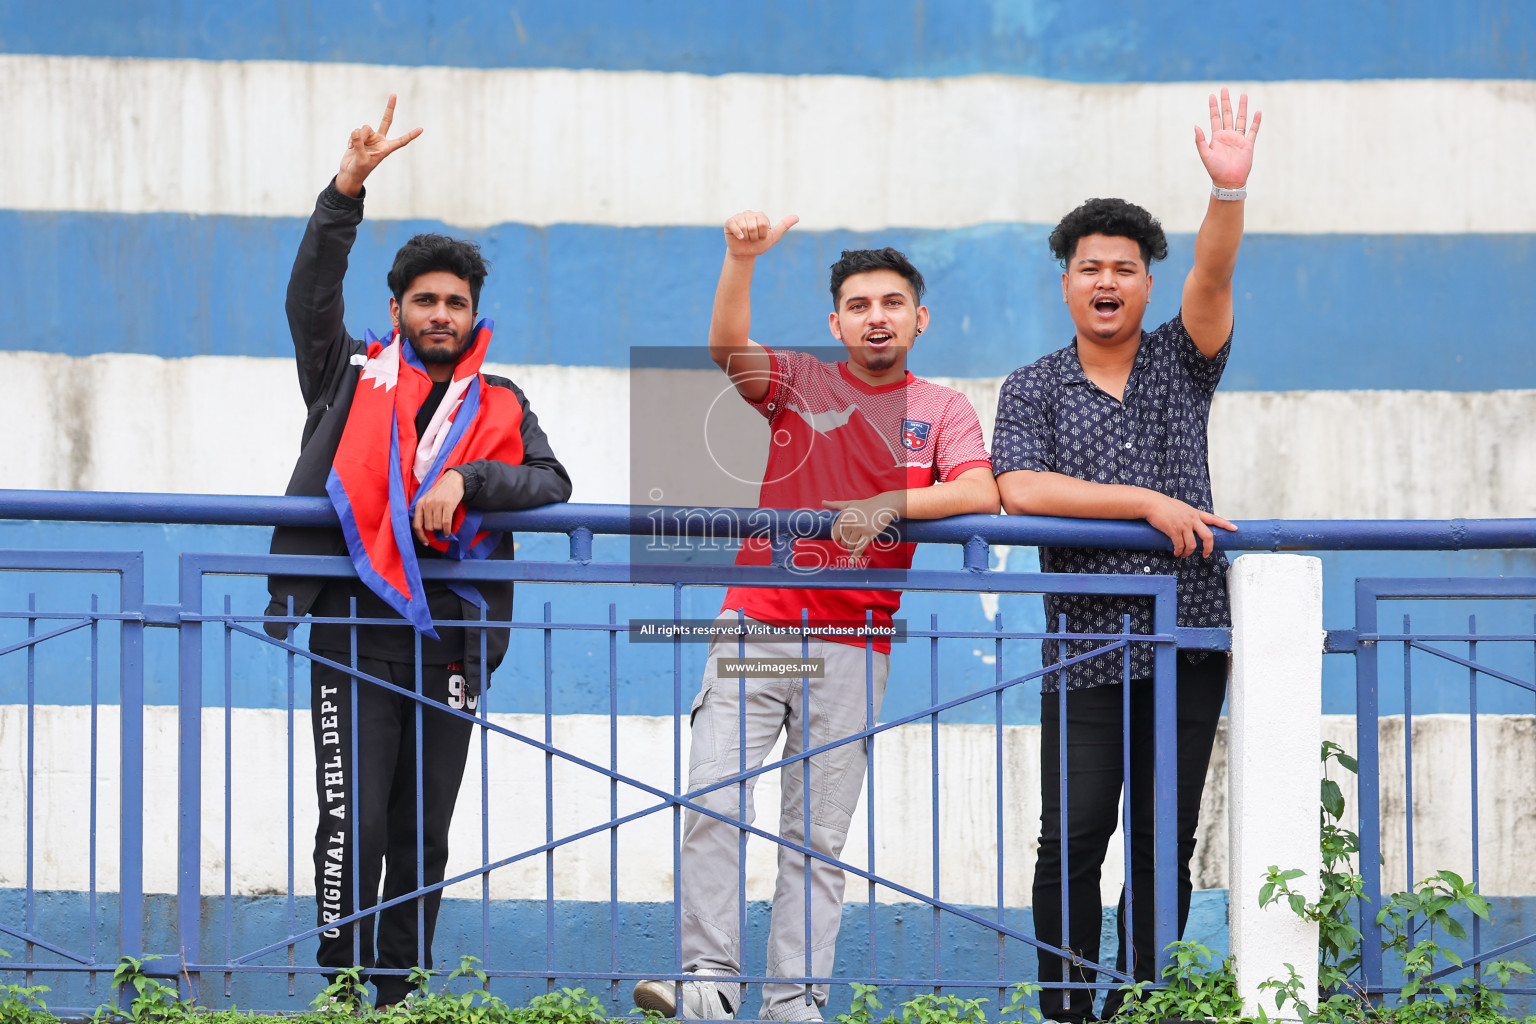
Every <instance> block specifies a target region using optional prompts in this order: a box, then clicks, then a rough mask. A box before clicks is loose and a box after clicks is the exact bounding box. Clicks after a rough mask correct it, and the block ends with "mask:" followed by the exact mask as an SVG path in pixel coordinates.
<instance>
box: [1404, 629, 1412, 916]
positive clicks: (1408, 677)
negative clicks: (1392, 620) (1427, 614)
mask: <svg viewBox="0 0 1536 1024" xmlns="http://www.w3.org/2000/svg"><path fill="white" fill-rule="evenodd" d="M1412 632H1413V621H1412V618H1411V617H1410V616H1408V615H1404V616H1403V636H1405V637H1406V636H1408V635H1409V634H1411V633H1412ZM1412 654H1413V644H1411V643H1409V642H1408V641H1407V640H1404V641H1403V792H1404V798H1403V805H1404V811H1403V822H1404V828H1405V831H1406V833H1407V843H1408V849H1407V869H1408V877H1407V879H1406V880H1405V882H1406V886H1407V887H1409V888H1411V887H1412V886H1413V658H1412Z"/></svg>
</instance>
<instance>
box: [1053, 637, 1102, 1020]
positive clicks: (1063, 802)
mask: <svg viewBox="0 0 1536 1024" xmlns="http://www.w3.org/2000/svg"><path fill="white" fill-rule="evenodd" d="M1056 632H1057V635H1058V637H1059V639H1058V640H1057V641H1056V663H1057V666H1056V799H1057V801H1058V803H1057V806H1056V820H1057V829H1058V832H1057V835H1058V842H1057V844H1056V845H1057V846H1058V847H1060V854H1061V949H1062V953H1063V956H1062V961H1061V980H1062V983H1063V984H1070V983H1071V981H1072V962H1073V961H1072V955H1071V954H1073V953H1074V952H1075V951H1074V950H1073V949H1072V938H1071V936H1072V907H1071V888H1070V885H1071V883H1070V881H1069V880H1068V877H1067V874H1068V872H1067V836H1068V835H1070V834H1071V833H1070V832H1069V831H1068V829H1067V670H1066V669H1065V668H1064V667H1062V664H1061V663H1062V662H1063V661H1065V660H1066V657H1067V617H1066V616H1065V615H1058V616H1057V617H1056ZM1094 898H1095V899H1097V898H1098V897H1097V894H1095V897H1094ZM1071 995H1072V991H1071V989H1070V988H1064V989H1062V999H1063V1001H1064V1002H1065V1004H1066V1005H1068V1006H1070V1005H1071Z"/></svg>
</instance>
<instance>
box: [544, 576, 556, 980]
mask: <svg viewBox="0 0 1536 1024" xmlns="http://www.w3.org/2000/svg"><path fill="white" fill-rule="evenodd" d="M552 615H553V606H552V605H551V603H550V602H548V601H545V602H544V743H545V746H546V749H545V751H544V841H545V842H546V843H548V844H550V845H549V849H547V850H545V851H544V969H545V970H546V971H548V972H549V974H548V976H547V977H546V978H545V980H544V990H545V991H546V992H553V991H554V990H555V975H554V971H555V847H554V842H555V755H554V754H552V753H550V752H549V750H548V748H549V747H552V746H554V743H555V676H554V636H555V634H554V630H553V629H551V628H550V623H551V622H552V621H553V620H552V618H551V616H552Z"/></svg>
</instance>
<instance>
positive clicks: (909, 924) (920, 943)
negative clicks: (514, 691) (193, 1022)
mask: <svg viewBox="0 0 1536 1024" xmlns="http://www.w3.org/2000/svg"><path fill="white" fill-rule="evenodd" d="M470 811H471V809H470V808H463V807H461V808H460V809H459V814H460V815H461V816H462V815H463V814H465V813H469V812H470ZM307 842H308V840H307V839H306V838H304V837H301V838H300V850H299V852H298V861H299V863H298V870H299V871H300V872H301V873H303V872H306V871H308V870H310V869H309V867H308V865H307V858H308V855H309V854H308V849H309V848H308V846H307V845H306V844H307ZM239 856H240V852H239V851H238V850H237V851H235V857H236V858H238V857H239ZM559 858H560V854H559V853H557V854H556V865H557V867H558V864H559ZM1009 863H1011V861H1010V862H1009ZM620 870H623V862H622V861H620ZM863 894H864V889H863V887H862V886H861V887H859V888H858V890H857V893H856V894H850V895H852V896H853V898H852V899H850V900H849V901H848V902H847V903H846V904H844V906H843V924H842V928H841V930H840V935H839V938H838V942H837V961H836V963H835V964H834V965H833V974H834V975H836V976H843V977H864V976H867V975H868V974H869V973H870V971H871V963H873V965H874V966H873V969H874V970H875V971H878V972H879V974H880V975H881V976H883V977H887V978H924V977H930V976H932V974H933V962H934V955H935V944H934V935H933V929H934V917H933V912H932V910H931V909H930V908H929V907H928V906H926V905H919V904H914V903H897V904H891V903H881V904H876V905H875V907H874V914H873V917H874V928H873V935H871V927H870V917H871V915H870V908H869V905H868V903H864V902H860V901H859V900H858V897H859V896H862V895H863ZM24 898H25V893H24V892H23V891H22V890H20V889H0V920H5V921H8V922H21V921H22V920H24V916H23V915H24ZM98 898H99V900H100V903H101V908H100V910H99V911H98V914H99V918H98V919H99V920H100V921H101V922H103V924H102V926H101V927H100V929H99V931H98V935H100V936H101V938H98V940H97V949H98V950H102V951H104V952H105V951H108V950H115V945H116V942H115V940H116V934H117V929H116V921H117V913H118V911H117V905H118V901H117V896H116V894H115V893H104V894H102V895H101V896H100V897H98ZM36 900H37V906H36V910H35V913H36V919H37V920H38V921H39V922H43V923H44V924H45V925H46V929H45V931H44V937H45V938H47V939H48V940H49V941H52V942H54V943H55V944H58V945H63V946H64V947H65V948H67V949H70V950H72V951H76V950H81V951H83V950H85V949H87V948H88V947H89V942H90V939H89V934H90V932H89V925H90V907H89V903H88V900H89V897H88V895H87V894H86V893H78V892H56V891H44V892H39V893H38V894H37V895H36ZM1490 902H1492V903H1493V904H1494V906H1495V907H1496V908H1498V909H1499V910H1503V909H1504V908H1505V907H1506V906H1513V907H1515V908H1520V907H1523V906H1524V905H1525V904H1526V903H1529V902H1532V901H1531V900H1529V899H1527V900H1525V901H1521V900H1518V899H1517V900H1503V901H1501V900H1499V899H1498V898H1494V899H1493V900H1491V901H1490ZM294 908H295V914H294V917H295V921H296V922H297V924H298V927H299V928H300V929H307V928H308V927H310V924H309V922H310V921H312V920H313V919H314V912H315V901H314V897H312V896H303V897H298V898H297V899H295V900H294ZM553 908H554V915H553V916H554V929H553V934H554V937H555V938H554V948H553V950H552V957H551V959H552V962H553V964H554V967H555V969H556V970H567V971H583V970H587V971H602V972H607V973H619V972H625V973H628V972H634V973H646V972H658V973H659V972H662V971H670V970H674V969H675V968H674V967H672V966H670V965H673V964H675V963H676V958H677V953H676V948H677V947H676V944H675V938H674V932H675V920H676V916H675V912H674V909H673V906H672V904H670V903H632V902H622V903H620V904H619V905H618V931H617V932H615V931H614V929H613V924H612V919H611V917H610V905H609V904H607V903H596V902H591V903H589V902H577V901H574V900H557V901H555V903H554V905H553ZM965 909H966V910H968V911H970V912H971V913H973V914H976V915H977V916H979V917H983V918H990V919H995V918H996V916H997V908H996V907H982V906H966V907H965ZM769 911H770V905H769V904H768V903H767V902H766V901H758V900H754V901H752V902H750V903H748V904H747V918H746V927H745V928H744V929H743V935H742V943H743V945H742V949H743V950H744V951H745V958H746V960H745V964H744V967H743V970H744V971H745V972H746V973H748V974H755V975H759V976H761V975H763V974H766V968H765V966H764V955H765V954H764V951H765V950H766V949H767V946H768V921H769ZM200 916H201V921H200V924H201V929H202V951H203V956H204V957H206V958H207V962H210V963H216V962H218V961H219V960H222V959H223V958H224V957H225V955H226V949H229V950H233V952H234V955H235V956H240V955H242V954H243V953H244V952H246V951H248V950H252V949H260V948H261V947H262V946H265V945H268V944H270V943H272V942H276V941H279V940H281V939H282V938H284V937H285V936H287V935H290V934H292V932H291V931H290V930H289V926H288V921H289V916H288V899H287V897H286V896H236V897H235V898H234V899H233V900H232V901H231V905H230V907H229V917H230V921H231V927H230V928H229V930H228V935H227V941H228V945H227V946H226V930H225V927H224V919H225V906H224V899H223V897H222V896H213V895H205V896H204V897H203V898H202V908H201V915H200ZM548 916H549V911H548V905H547V904H545V903H544V902H543V901H542V900H493V901H492V902H491V904H490V934H489V941H488V942H487V941H486V940H485V939H484V938H482V932H483V924H484V918H483V916H482V910H481V904H480V901H478V900H472V899H445V900H443V903H442V911H441V913H440V914H439V916H438V922H437V931H436V936H435V938H434V941H433V943H432V951H433V960H434V962H435V963H436V964H437V970H438V971H439V974H438V976H437V978H436V979H435V981H434V983H433V986H432V987H433V991H438V990H440V989H441V987H442V986H443V984H444V983H445V979H446V977H447V974H448V972H449V971H450V970H452V969H453V968H454V967H457V966H458V964H459V958H460V957H462V956H473V957H478V958H480V959H481V960H482V964H481V966H482V967H485V968H488V969H491V970H498V971H508V970H511V971H537V970H543V969H545V964H546V958H545V952H544V945H545V940H544V936H545V934H546V927H547V925H546V922H547V919H548ZM144 918H145V924H146V927H145V930H144V948H145V950H147V951H150V952H158V953H161V954H163V955H175V954H174V952H173V951H175V950H176V949H177V948H178V943H177V942H176V937H175V932H174V931H173V926H174V922H175V921H176V904H175V897H174V896H170V895H163V894H158V893H151V894H146V896H145V898H144ZM1499 920H1500V921H1503V920H1504V918H1503V917H1500V918H1499ZM1003 922H1004V925H1005V926H1006V927H1008V928H1012V929H1015V930H1017V931H1021V932H1022V933H1024V934H1026V935H1031V934H1033V933H1034V917H1033V915H1032V914H1031V912H1030V911H1029V910H1028V909H1027V908H1021V907H1009V908H1006V909H1005V910H1004V912H1003ZM1100 932H1101V937H1100V943H1101V949H1102V950H1103V951H1104V953H1105V954H1106V955H1107V957H1108V959H1107V960H1106V961H1105V962H1107V963H1114V950H1115V941H1116V940H1115V909H1114V908H1113V907H1105V908H1104V913H1103V924H1102V926H1101V929H1100ZM1498 934H1499V935H1501V936H1502V935H1504V934H1505V932H1504V931H1500V932H1499V933H1498ZM1508 934H1509V935H1510V936H1513V935H1514V934H1517V933H1514V932H1508ZM1486 935H1487V932H1486V931H1485V938H1484V946H1485V947H1487V946H1489V945H1491V944H1492V942H1493V941H1495V940H1490V939H1488V938H1487V937H1486ZM1184 937H1185V938H1187V939H1190V940H1193V941H1196V942H1201V943H1204V944H1205V945H1207V946H1210V947H1211V948H1213V949H1215V950H1216V951H1217V952H1218V953H1220V954H1222V955H1225V954H1226V952H1227V949H1228V938H1227V891H1226V890H1225V889H1202V890H1200V891H1198V892H1195V893H1194V894H1193V895H1192V898H1191V901H1190V907H1189V923H1188V925H1187V926H1186V928H1185V932H1184ZM615 946H616V947H617V961H618V963H617V967H616V968H615V966H614V955H615V954H614V951H615ZM13 948H15V953H14V954H13V955H15V956H17V957H19V956H20V953H21V950H20V943H13ZM315 949H316V942H315V940H314V939H310V940H308V941H306V942H303V943H299V944H298V946H297V947H296V949H295V951H294V961H295V962H296V963H297V964H298V965H299V966H301V967H307V966H310V965H312V964H313V963H314V954H315ZM937 952H938V956H939V962H940V965H941V971H942V976H943V977H946V978H966V979H978V980H979V979H983V978H998V979H999V983H1000V986H1002V987H1006V986H1009V985H1014V984H1017V983H1018V982H1021V981H1032V980H1034V978H1035V972H1036V969H1037V958H1036V956H1035V953H1034V949H1033V947H1030V946H1026V945H1025V944H1024V943H1022V942H1019V941H1018V940H1017V939H1009V940H1007V949H1006V951H1005V952H1004V953H1003V956H1002V959H1001V962H999V949H998V942H997V933H996V932H995V931H992V930H991V929H988V928H985V927H983V926H981V925H977V924H972V923H970V922H968V921H964V920H962V919H960V918H958V917H956V916H955V915H953V914H944V915H942V917H941V919H940V924H939V940H938V946H937ZM286 958H287V953H286V951H283V952H280V953H278V954H275V955H274V956H271V957H268V958H267V960H266V961H265V962H266V963H267V964H269V965H271V966H272V967H273V968H274V971H273V973H271V974H265V975H261V974H235V975H234V976H233V977H232V978H231V979H230V985H231V989H232V991H231V994H230V995H227V996H226V995H225V994H224V980H225V979H224V977H223V976H222V975H218V974H212V975H210V974H204V975H203V976H202V989H201V991H200V992H199V999H198V1004H199V1005H200V1006H203V1007H206V1008H209V1009H213V1008H226V1007H231V1006H238V1007H239V1008H240V1009H242V1010H245V1011H251V1010H256V1011H260V1012H282V1013H293V1012H297V1011H300V1010H305V1009H308V1007H309V1003H310V1000H312V999H313V998H314V997H315V995H316V993H318V992H319V991H320V988H321V986H322V984H323V982H322V981H321V980H320V977H319V975H317V974H299V975H297V976H296V977H295V978H294V981H293V986H294V994H293V995H289V994H288V985H289V976H288V975H287V974H285V973H282V968H283V967H284V966H286V963H287V959H286ZM102 959H103V960H104V962H105V963H106V964H107V965H108V970H109V971H110V970H111V967H112V965H113V961H114V958H113V957H112V955H111V953H110V952H106V954H105V955H104V956H103V957H102ZM5 963H6V962H5V960H3V959H0V984H3V983H7V982H11V981H13V980H14V981H16V982H17V983H21V980H22V979H21V975H20V974H19V972H14V973H13V972H8V971H7V970H6V967H5ZM147 966H148V968H149V969H151V970H153V969H154V967H155V965H154V963H153V962H151V963H150V964H149V965H147ZM37 980H38V982H39V983H40V984H46V985H51V986H52V987H53V991H52V992H50V993H49V994H48V996H47V1001H48V1005H49V1006H50V1007H54V1008H61V1009H62V1008H64V1007H71V1008H75V1009H81V1008H94V1007H96V1006H98V1005H100V1004H101V1003H103V1002H106V1001H108V998H109V996H110V993H109V991H108V990H107V988H106V986H104V985H98V988H97V992H96V994H95V995H94V996H93V995H92V994H91V993H90V991H89V989H88V987H87V986H88V981H87V979H86V978H84V977H81V976H79V975H69V974H40V975H39V976H38V979H37ZM556 984H557V987H561V988H564V987H577V986H580V987H583V988H585V989H586V990H587V992H588V993H590V994H591V995H593V996H595V997H597V998H598V999H601V1000H602V1001H604V1002H605V1003H608V1015H609V1016H610V1017H614V1018H619V1019H625V1018H626V1015H627V1014H628V1013H629V1012H630V1007H631V1006H632V1005H633V1004H632V1002H631V1000H630V992H631V990H632V989H633V987H634V983H633V982H621V983H620V984H619V985H618V986H614V987H610V985H609V983H607V982H603V981H591V980H588V981H582V980H580V979H566V980H560V981H557V983H556ZM453 991H455V992H464V991H468V988H467V986H465V985H464V984H463V982H462V981H460V982H455V983H454V987H453ZM950 991H958V992H959V994H960V996H961V998H966V999H969V998H973V997H978V996H979V997H981V998H984V999H986V1000H987V1005H988V1006H989V1007H991V1008H995V1007H996V1006H997V1005H998V1004H997V998H998V992H997V990H996V989H990V990H989V989H982V990H974V989H965V990H954V989H951V990H950ZM491 992H492V993H493V994H494V995H495V996H496V997H497V998H499V999H501V1000H503V1001H505V1002H507V1003H509V1004H510V1005H512V1006H521V1005H523V1004H524V1003H526V1002H527V1001H528V1000H529V999H532V998H533V997H534V996H537V995H543V994H544V992H545V982H544V981H542V980H523V979H504V978H503V979H496V980H495V981H493V982H492V983H491ZM184 994H185V993H184ZM914 994H915V993H914V992H912V991H910V990H907V989H902V988H896V987H891V986H887V987H884V988H881V990H880V1000H881V1002H883V1003H884V1004H885V1007H886V1009H887V1010H888V1011H889V1010H895V1009H897V1008H898V1005H899V1004H900V1003H901V1002H902V1001H903V1000H906V999H910V998H911V997H912V996H913V995H914ZM852 995H853V993H852V991H851V989H850V988H849V987H848V986H846V985H837V986H834V987H833V988H832V991H831V993H830V999H829V1002H828V1005H827V1007H826V1010H825V1013H824V1015H825V1016H826V1018H827V1019H828V1020H832V1019H833V1017H834V1015H835V1014H838V1013H843V1012H846V1011H847V1009H848V1004H849V1000H850V999H851V998H852ZM759 998H760V992H759V989H758V987H757V986H755V985H754V986H751V987H750V988H749V990H748V996H747V1002H746V1004H745V1005H744V1006H743V1007H742V1010H743V1012H742V1013H741V1014H739V1016H741V1017H745V1018H748V1019H751V1018H755V1017H756V1016H757V1010H758V1006H759V1004H758V999H759ZM610 999H611V1000H613V1001H612V1002H609V1000H610ZM1006 999H1007V996H1005V997H1004V1001H1005V1002H1006ZM993 1019H996V1018H995V1010H994V1017H993Z"/></svg>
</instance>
